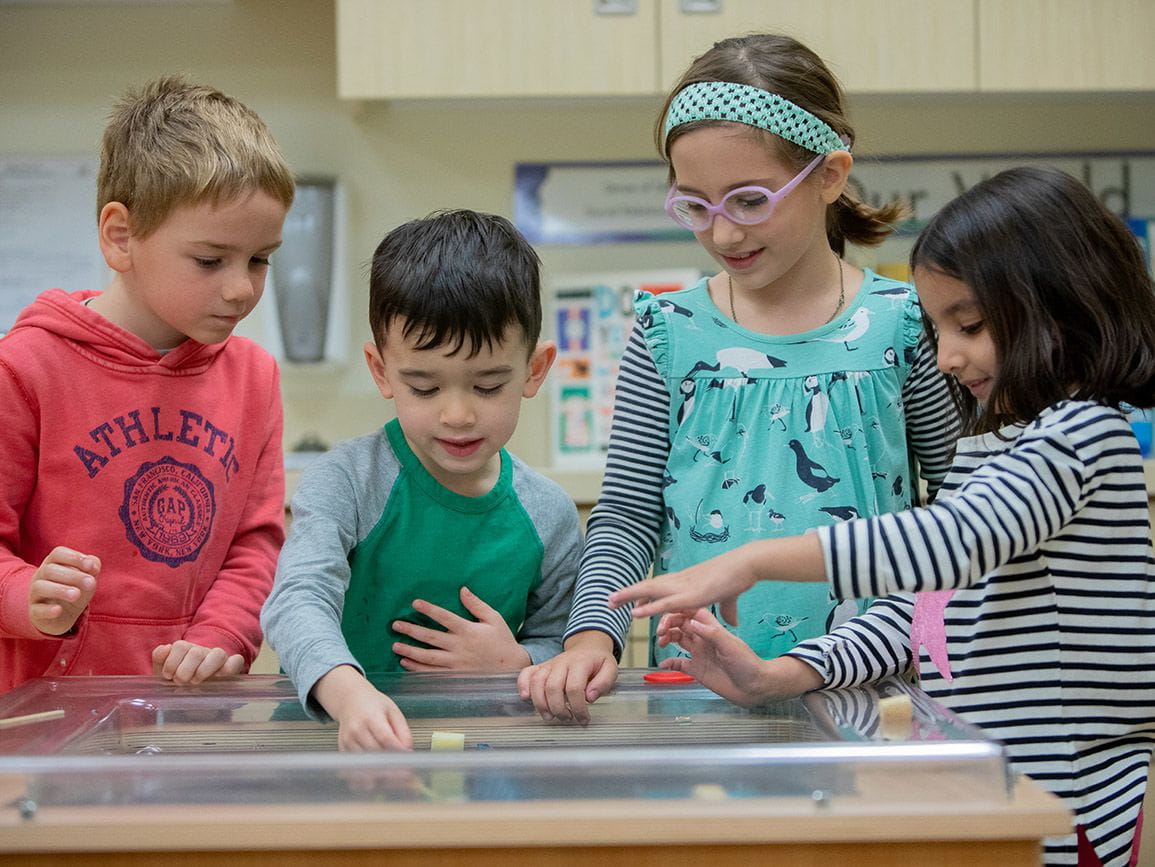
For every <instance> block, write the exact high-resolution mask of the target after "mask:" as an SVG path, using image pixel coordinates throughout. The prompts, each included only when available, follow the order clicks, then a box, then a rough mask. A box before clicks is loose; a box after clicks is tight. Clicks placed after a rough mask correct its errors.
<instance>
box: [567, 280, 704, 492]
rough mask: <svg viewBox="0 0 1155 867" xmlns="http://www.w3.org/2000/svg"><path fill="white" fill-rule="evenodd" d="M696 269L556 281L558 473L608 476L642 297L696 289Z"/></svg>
mask: <svg viewBox="0 0 1155 867" xmlns="http://www.w3.org/2000/svg"><path fill="white" fill-rule="evenodd" d="M701 277H702V272H701V271H698V270H697V269H686V268H682V269H671V270H659V271H616V272H604V273H589V274H563V275H559V276H556V277H554V278H553V279H552V280H551V281H550V285H551V287H552V300H553V305H552V316H553V329H554V334H556V336H557V337H556V339H557V348H558V354H557V362H556V363H555V365H554V369H553V371H552V372H551V373H550V381H551V382H552V383H553V404H552V405H553V424H552V427H553V431H552V441H553V465H554V467H555V468H557V469H575V470H586V469H588V470H601V469H603V468H604V467H605V456H606V450H607V448H608V447H609V442H610V424H611V421H612V415H613V406H614V387H615V384H616V382H617V378H618V366H619V363H620V362H621V358H622V353H623V352H624V351H625V348H626V343H627V341H628V340H629V336H630V331H631V329H632V328H633V325H634V299H635V297H636V296H637V294H638V293H639V292H649V293H652V294H655V295H656V294H659V293H662V292H673V291H676V290H678V289H684V288H686V287H688V286H692V285H693V284H694V283H696V282H697V281H698V280H699V279H701Z"/></svg>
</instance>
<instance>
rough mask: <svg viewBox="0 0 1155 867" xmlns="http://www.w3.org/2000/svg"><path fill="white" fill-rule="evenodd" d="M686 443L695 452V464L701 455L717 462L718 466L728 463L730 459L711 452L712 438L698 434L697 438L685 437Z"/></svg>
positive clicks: (717, 452) (713, 451)
mask: <svg viewBox="0 0 1155 867" xmlns="http://www.w3.org/2000/svg"><path fill="white" fill-rule="evenodd" d="M686 441H687V442H688V443H689V444H690V445H692V446H693V447H694V448H695V449H696V450H697V452H696V453H695V454H694V461H695V462H697V460H698V458H699V457H700V456H701V455H706V456H707V457H708V458H710V460H713V461H717V462H718V463H719V464H728V463H730V459H729V458H724V457H722V453H721V452H719V451H715V450H712V448H711V446H712V445H713V442H714V438H713V437H711V436H708V435H707V434H699V435H698V436H687V437H686Z"/></svg>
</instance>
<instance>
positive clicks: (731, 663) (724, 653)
mask: <svg viewBox="0 0 1155 867" xmlns="http://www.w3.org/2000/svg"><path fill="white" fill-rule="evenodd" d="M657 635H658V644H660V645H661V646H663V647H665V646H666V645H667V644H670V643H672V642H677V643H678V644H679V645H680V646H681V647H682V648H683V649H684V650H686V651H687V652H688V653H690V654H691V655H690V656H675V657H671V658H670V659H665V660H663V661H662V665H661V667H662V668H668V669H672V670H674V671H684V672H686V674H689V675H692V676H693V677H694V678H695V679H696V680H698V682H699V683H701V684H702V685H703V686H705V687H707V688H708V689H712V690H713V691H714V692H716V693H718V695H720V696H722V698H725V699H728V700H730V701H732V702H734V703H735V704H740V705H744V706H746V707H752V706H754V705H758V704H762V703H764V702H767V701H771V700H774V699H781V698H787V697H790V696H795V695H800V694H802V693H803V692H807V691H808V690H811V689H817V688H818V687H820V686H822V676H821V675H820V674H819V673H818V672H817V671H815V670H814V669H813V668H811V667H810V666H809V665H807V664H806V663H805V662H802V661H801V660H799V659H795V658H793V657H791V656H780V657H778V658H777V659H769V660H766V659H761V658H760V657H759V656H758V654H756V653H755V652H754V651H753V650H751V649H750V646H749V645H748V644H746V642H744V641H743V640H742V639H740V638H739V637H738V636H737V635H735V634H734V633H732V632H730V631H729V630H727V629H726V628H725V627H724V626H723V625H722V624H721V623H719V622H718V619H717V618H716V617H714V615H713V614H711V613H710V612H709V611H707V610H706V609H705V608H700V609H698V610H697V611H695V612H693V613H692V614H682V613H678V614H667V615H665V616H664V617H663V618H662V619H661V621H659V623H658V629H657Z"/></svg>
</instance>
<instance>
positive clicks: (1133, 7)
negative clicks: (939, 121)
mask: <svg viewBox="0 0 1155 867" xmlns="http://www.w3.org/2000/svg"><path fill="white" fill-rule="evenodd" d="M978 22H979V31H978V47H979V88H980V89H981V90H984V91H990V92H999V91H1066V92H1071V91H1074V92H1078V91H1094V90H1098V91H1128V90H1155V2H1152V0H1013V2H1008V0H978Z"/></svg>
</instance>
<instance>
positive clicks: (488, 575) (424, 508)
mask: <svg viewBox="0 0 1155 867" xmlns="http://www.w3.org/2000/svg"><path fill="white" fill-rule="evenodd" d="M385 432H386V435H387V436H388V438H389V444H390V446H391V447H392V449H393V452H394V454H395V455H396V456H397V459H398V461H399V462H400V464H401V469H400V472H399V473H398V476H397V480H396V481H395V482H394V484H393V489H392V492H391V493H390V495H389V499H388V501H387V502H386V504H385V510H384V512H383V513H382V514H381V518H380V520H378V521H377V523H376V525H375V526H374V527H373V529H372V530H370V532H369V534H368V535H367V536H366V537H365V538H364V539H362V540H361V541H360V542H359V543H358V544H357V545H356V546H355V547H354V548H353V550H352V551H351V552H350V553H349V568H350V578H349V589H348V590H347V591H346V593H345V608H344V611H343V612H342V615H341V631H342V633H344V635H345V640H346V641H347V642H348V645H349V650H350V652H351V653H352V654H353V656H354V657H356V659H357V662H358V663H360V665H361V667H362V668H363V669H364V670H365V671H366V672H378V671H402V670H403V669H402V668H401V664H400V657H398V656H397V654H395V653H394V652H393V649H392V647H393V643H394V642H396V641H403V642H406V643H408V644H413V643H415V642H414V641H413V640H412V639H410V638H409V637H407V636H404V635H401V634H400V633H398V632H395V631H394V630H393V628H392V626H393V622H394V621H395V620H407V621H409V622H411V623H417V624H419V625H421V626H427V627H429V628H431V629H441V628H442V627H441V626H440V625H439V624H437V623H436V622H434V621H433V620H430V619H429V618H428V617H426V616H425V615H423V614H419V613H418V612H417V611H415V610H414V609H413V600H414V599H424V600H425V601H426V602H431V603H433V604H434V605H439V606H441V607H442V608H445V609H448V610H449V611H452V612H454V613H455V614H458V615H460V616H462V617H465V618H466V619H468V620H473V619H475V618H474V617H473V615H472V614H470V613H469V612H468V611H467V610H466V609H465V607H464V606H463V605H462V604H461V597H460V589H461V587H463V586H464V587H468V588H469V589H470V590H471V591H472V592H473V593H475V594H476V595H477V596H478V597H480V598H481V599H483V600H485V602H486V604H487V605H489V606H491V607H492V608H494V609H496V610H497V611H498V612H499V613H500V614H501V616H502V617H503V618H504V619H505V622H506V623H507V624H508V625H509V628H510V631H511V632H512V633H513V634H514V635H517V633H518V630H519V629H520V628H521V624H522V622H523V621H524V620H525V614H526V601H527V599H528V598H529V595H530V593H531V592H532V591H533V590H534V589H535V588H536V587H537V585H538V584H539V583H540V582H541V564H542V554H543V551H542V543H541V539H540V538H539V537H538V534H537V530H536V529H535V527H534V525H533V522H532V521H531V520H530V518H529V515H528V514H526V511H525V509H524V507H523V506H522V504H521V501H520V500H519V499H518V498H517V496H516V495H515V494H514V490H513V485H512V467H511V461H510V457H509V455H508V454H507V453H506V452H505V450H504V449H503V450H502V451H501V453H500V457H501V472H500V475H499V477H498V480H497V483H496V484H495V485H494V486H493V489H492V490H490V491H489V493H487V494H485V495H483V496H480V497H465V496H462V495H461V494H457V493H455V492H453V491H450V490H449V489H448V488H446V487H444V486H443V485H441V484H440V483H439V482H438V481H437V480H436V479H434V478H433V476H432V475H430V473H429V471H428V470H426V469H425V467H424V466H422V464H421V461H420V460H418V458H417V456H416V455H415V454H414V453H413V450H412V449H410V448H409V444H408V443H407V442H406V440H405V436H404V434H403V433H402V431H401V427H400V425H399V424H398V423H397V421H396V420H394V421H392V422H390V423H389V424H388V425H386V426H385Z"/></svg>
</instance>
